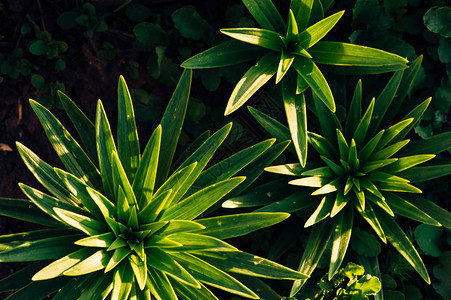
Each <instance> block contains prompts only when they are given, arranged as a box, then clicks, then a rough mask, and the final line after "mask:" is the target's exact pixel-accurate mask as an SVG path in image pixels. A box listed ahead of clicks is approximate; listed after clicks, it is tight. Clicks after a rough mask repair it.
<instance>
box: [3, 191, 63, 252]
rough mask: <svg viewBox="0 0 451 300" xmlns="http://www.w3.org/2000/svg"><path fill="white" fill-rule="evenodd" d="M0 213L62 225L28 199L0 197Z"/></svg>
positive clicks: (51, 224) (48, 224)
mask: <svg viewBox="0 0 451 300" xmlns="http://www.w3.org/2000/svg"><path fill="white" fill-rule="evenodd" d="M27 196H28V195H27ZM48 197H50V196H48ZM28 198H30V196H28ZM30 199H31V198H30ZM52 212H53V211H52ZM0 215H1V216H5V217H10V218H14V219H18V220H22V221H27V222H32V223H36V224H41V225H44V226H51V227H59V226H61V225H62V224H61V223H60V222H59V221H56V220H54V219H52V218H51V217H50V216H49V215H47V214H46V213H44V212H43V211H42V210H41V209H40V207H38V206H35V205H33V204H31V203H30V201H29V200H22V199H10V198H0ZM0 249H1V246H0Z"/></svg>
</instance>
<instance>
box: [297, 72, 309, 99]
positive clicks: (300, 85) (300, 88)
mask: <svg viewBox="0 0 451 300" xmlns="http://www.w3.org/2000/svg"><path fill="white" fill-rule="evenodd" d="M308 88H309V85H308V83H307V81H305V80H304V79H303V78H302V76H301V75H299V74H298V75H297V80H296V94H300V93H302V92H304V91H305V90H306V89H308Z"/></svg>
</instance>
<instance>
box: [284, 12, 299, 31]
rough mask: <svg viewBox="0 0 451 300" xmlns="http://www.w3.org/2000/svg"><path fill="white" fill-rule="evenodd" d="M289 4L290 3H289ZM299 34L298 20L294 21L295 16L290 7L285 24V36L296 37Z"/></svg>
mask: <svg viewBox="0 0 451 300" xmlns="http://www.w3.org/2000/svg"><path fill="white" fill-rule="evenodd" d="M290 6H291V4H290ZM298 34H299V28H298V22H297V21H296V18H295V16H294V13H293V11H292V10H291V9H290V10H289V11H288V24H287V36H286V37H287V38H289V39H290V38H296V39H298V37H297V35H298Z"/></svg>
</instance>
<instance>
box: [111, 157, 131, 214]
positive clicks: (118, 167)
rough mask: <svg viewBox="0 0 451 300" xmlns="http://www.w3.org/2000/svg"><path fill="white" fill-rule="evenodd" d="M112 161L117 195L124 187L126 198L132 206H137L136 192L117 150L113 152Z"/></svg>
mask: <svg viewBox="0 0 451 300" xmlns="http://www.w3.org/2000/svg"><path fill="white" fill-rule="evenodd" d="M111 162H112V164H113V165H112V167H113V183H114V189H115V195H117V197H118V196H119V193H118V192H119V188H121V189H122V191H123V192H124V195H125V199H126V200H127V202H128V205H129V206H130V207H132V206H134V207H135V208H137V207H136V206H137V203H136V198H135V193H133V188H132V186H131V184H130V181H128V178H127V174H126V173H125V170H124V168H123V167H122V164H121V161H120V159H119V157H118V154H117V153H116V152H113V153H112V154H111Z"/></svg>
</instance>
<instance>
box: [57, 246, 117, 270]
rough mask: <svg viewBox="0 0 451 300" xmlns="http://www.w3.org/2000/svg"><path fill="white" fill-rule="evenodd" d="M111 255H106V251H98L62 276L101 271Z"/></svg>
mask: <svg viewBox="0 0 451 300" xmlns="http://www.w3.org/2000/svg"><path fill="white" fill-rule="evenodd" d="M111 255H112V254H111V253H108V252H107V251H106V250H99V251H97V252H96V253H94V254H92V255H91V256H89V257H87V258H86V259H84V260H82V261H81V262H80V263H78V264H76V265H75V266H73V267H72V268H70V269H68V270H66V271H65V272H64V273H63V275H65V276H80V275H84V274H89V273H92V272H95V271H99V270H102V269H104V268H105V267H106V265H107V263H108V260H109V259H110V257H111Z"/></svg>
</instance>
